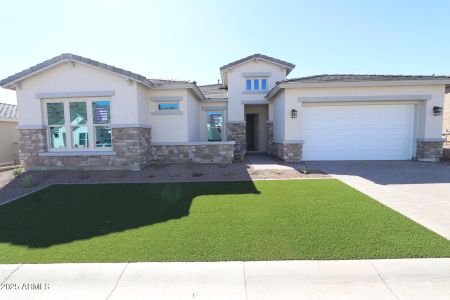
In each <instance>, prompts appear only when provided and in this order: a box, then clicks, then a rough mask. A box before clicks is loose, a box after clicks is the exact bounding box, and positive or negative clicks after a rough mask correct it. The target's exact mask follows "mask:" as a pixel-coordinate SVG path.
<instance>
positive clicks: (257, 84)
mask: <svg viewBox="0 0 450 300" xmlns="http://www.w3.org/2000/svg"><path fill="white" fill-rule="evenodd" d="M253 89H254V90H255V91H257V90H259V79H253Z"/></svg>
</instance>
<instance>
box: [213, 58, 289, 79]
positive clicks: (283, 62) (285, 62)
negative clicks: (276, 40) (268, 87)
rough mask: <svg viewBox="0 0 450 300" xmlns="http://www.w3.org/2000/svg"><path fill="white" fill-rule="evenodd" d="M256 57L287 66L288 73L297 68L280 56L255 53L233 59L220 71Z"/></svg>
mask: <svg viewBox="0 0 450 300" xmlns="http://www.w3.org/2000/svg"><path fill="white" fill-rule="evenodd" d="M255 59H262V60H266V61H269V62H272V63H274V64H277V65H281V66H283V67H286V69H287V72H286V73H287V74H289V72H290V71H292V69H294V68H295V65H294V64H292V63H290V62H287V61H284V60H281V59H278V58H274V57H270V56H267V55H264V54H259V53H256V54H253V55H250V56H247V57H244V58H241V59H238V60H236V61H233V62H231V63H229V64H226V65H224V66H222V67H220V71H223V70H225V69H228V68H232V67H234V66H237V65H240V64H242V63H244V62H247V61H250V60H255ZM287 74H286V75H287Z"/></svg>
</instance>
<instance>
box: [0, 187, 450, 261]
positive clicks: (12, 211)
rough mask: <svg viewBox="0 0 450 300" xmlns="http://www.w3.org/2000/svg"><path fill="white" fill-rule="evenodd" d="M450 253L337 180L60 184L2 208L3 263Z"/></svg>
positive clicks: (441, 242) (449, 245)
mask: <svg viewBox="0 0 450 300" xmlns="http://www.w3.org/2000/svg"><path fill="white" fill-rule="evenodd" d="M402 257H450V241H448V240H446V239H445V238H443V237H441V236H439V235H437V234H435V233H433V232H431V231H430V230H428V229H426V228H424V227H422V226H420V225H418V224H416V223H415V222H413V221H411V220H410V219H408V218H406V217H404V216H402V215H400V214H399V213H397V212H395V211H393V210H391V209H389V208H387V207H385V206H383V205H381V204H379V203H378V202H376V201H375V200H373V199H371V198H369V197H367V196H365V195H363V194H361V193H359V192H358V191H356V190H354V189H352V188H351V187H349V186H347V185H345V184H343V183H341V182H340V181H338V180H334V179H326V180H292V181H257V182H207V183H167V184H115V185H112V184H111V185H58V186H52V187H50V188H46V189H44V190H42V191H40V192H37V193H34V194H32V195H29V196H27V197H24V198H22V199H20V200H17V201H14V202H11V203H9V204H6V205H3V206H0V263H51V262H127V261H218V260H283V259H362V258H402Z"/></svg>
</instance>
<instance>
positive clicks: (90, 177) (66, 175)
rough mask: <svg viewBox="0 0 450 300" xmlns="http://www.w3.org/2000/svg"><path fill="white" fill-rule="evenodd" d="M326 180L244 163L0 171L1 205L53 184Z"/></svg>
mask: <svg viewBox="0 0 450 300" xmlns="http://www.w3.org/2000/svg"><path fill="white" fill-rule="evenodd" d="M27 175H31V176H32V178H33V179H34V181H35V182H36V183H37V184H36V186H34V187H28V188H27V187H24V184H23V180H24V178H25V176H27ZM310 178H329V176H328V175H327V174H325V173H323V172H320V171H317V170H310V171H309V174H302V173H301V172H299V171H297V170H296V169H294V168H292V169H288V170H256V169H253V168H251V167H250V166H249V165H248V164H246V163H243V162H235V163H233V164H230V165H219V164H153V165H151V166H149V167H147V168H146V169H144V170H141V171H120V170H113V171H82V170H77V171H69V170H44V171H30V172H25V173H23V174H21V175H19V176H17V177H14V175H13V170H9V171H4V172H0V204H4V203H7V202H10V201H11V200H14V199H17V198H20V197H22V196H24V195H27V194H30V193H32V192H35V191H37V190H40V189H42V188H44V187H47V186H50V185H53V184H93V183H146V182H196V181H241V180H270V179H310Z"/></svg>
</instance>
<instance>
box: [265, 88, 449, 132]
mask: <svg viewBox="0 0 450 300" xmlns="http://www.w3.org/2000/svg"><path fill="white" fill-rule="evenodd" d="M285 93H286V96H285V111H286V112H289V111H290V110H291V109H292V108H295V109H297V111H298V112H299V113H298V118H296V119H292V118H286V119H285V122H284V126H285V139H286V140H302V129H301V120H302V103H301V102H299V97H339V96H342V97H343V96H380V97H381V96H386V95H389V96H391V95H412V96H414V95H429V96H431V99H430V100H428V101H416V102H415V103H416V118H415V134H414V135H415V138H425V139H430V138H441V133H442V122H443V118H442V116H433V106H443V104H444V86H443V85H429V86H392V87H333V88H302V89H287V90H285ZM309 100H310V99H309ZM275 101H277V99H275ZM318 101H323V100H318ZM378 103H381V102H378ZM389 103H392V104H393V103H397V104H398V103H405V102H402V101H394V100H388V101H385V104H389ZM317 104H319V102H317ZM320 104H324V103H323V102H320ZM357 104H358V103H355V102H347V103H346V102H341V103H336V102H333V105H357ZM360 104H369V103H368V102H360ZM274 105H276V103H274ZM309 105H311V104H309ZM274 121H275V122H274V131H275V128H276V124H277V123H278V122H280V121H279V120H277V118H276V117H275V119H274Z"/></svg>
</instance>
